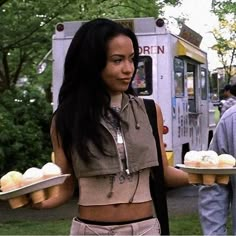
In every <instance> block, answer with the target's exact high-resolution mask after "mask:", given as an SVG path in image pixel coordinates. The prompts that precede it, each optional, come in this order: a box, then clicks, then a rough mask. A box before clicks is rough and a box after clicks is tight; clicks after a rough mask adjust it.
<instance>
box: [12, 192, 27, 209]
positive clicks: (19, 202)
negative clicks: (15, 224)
mask: <svg viewBox="0 0 236 236" xmlns="http://www.w3.org/2000/svg"><path fill="white" fill-rule="evenodd" d="M8 202H9V204H10V206H11V208H12V209H15V208H19V207H22V206H25V205H27V204H28V203H29V199H28V198H27V196H26V195H22V196H19V197H15V198H11V199H9V200H8Z"/></svg>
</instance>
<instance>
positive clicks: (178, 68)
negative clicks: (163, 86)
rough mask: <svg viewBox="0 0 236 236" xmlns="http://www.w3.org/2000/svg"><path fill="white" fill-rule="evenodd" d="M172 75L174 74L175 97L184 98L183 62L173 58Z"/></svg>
mask: <svg viewBox="0 0 236 236" xmlns="http://www.w3.org/2000/svg"><path fill="white" fill-rule="evenodd" d="M174 73H175V77H174V79H175V96H176V97H183V96H184V61H183V60H182V59H179V58H177V57H175V58H174Z"/></svg>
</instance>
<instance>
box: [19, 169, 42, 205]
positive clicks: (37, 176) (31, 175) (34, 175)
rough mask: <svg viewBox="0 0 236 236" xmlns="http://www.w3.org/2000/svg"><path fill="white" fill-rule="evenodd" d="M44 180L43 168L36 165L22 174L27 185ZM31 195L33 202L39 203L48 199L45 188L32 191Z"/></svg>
mask: <svg viewBox="0 0 236 236" xmlns="http://www.w3.org/2000/svg"><path fill="white" fill-rule="evenodd" d="M42 180H43V172H42V170H41V169H39V168H36V167H31V168H29V169H27V170H26V171H25V173H24V174H23V176H22V185H23V186H27V185H30V184H35V183H37V182H39V181H42ZM30 197H31V199H32V201H33V203H39V202H42V201H44V200H45V199H46V194H45V191H44V190H43V189H40V190H37V191H34V192H32V193H30Z"/></svg>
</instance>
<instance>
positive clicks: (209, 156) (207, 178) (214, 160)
mask: <svg viewBox="0 0 236 236" xmlns="http://www.w3.org/2000/svg"><path fill="white" fill-rule="evenodd" d="M201 155H202V160H201V162H200V167H202V168H207V169H210V168H217V167H218V164H219V156H218V154H217V153H216V152H215V151H212V150H208V151H201ZM215 180H216V175H215V174H204V175H203V184H205V185H212V184H213V183H215Z"/></svg>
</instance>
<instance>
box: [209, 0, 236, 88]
mask: <svg viewBox="0 0 236 236" xmlns="http://www.w3.org/2000/svg"><path fill="white" fill-rule="evenodd" d="M212 7H213V12H214V13H215V14H216V15H217V17H218V19H219V28H216V29H214V30H213V31H212V33H213V36H214V37H215V39H216V44H215V45H213V47H212V49H213V50H216V52H217V54H218V57H219V59H220V62H221V63H222V65H223V68H224V72H225V76H226V78H225V79H226V83H230V82H231V79H232V77H234V76H235V75H236V70H235V66H236V41H235V38H236V21H235V20H236V2H232V1H229V0H228V1H224V2H222V1H213V4H212Z"/></svg>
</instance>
